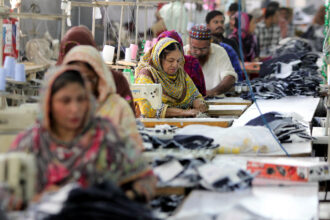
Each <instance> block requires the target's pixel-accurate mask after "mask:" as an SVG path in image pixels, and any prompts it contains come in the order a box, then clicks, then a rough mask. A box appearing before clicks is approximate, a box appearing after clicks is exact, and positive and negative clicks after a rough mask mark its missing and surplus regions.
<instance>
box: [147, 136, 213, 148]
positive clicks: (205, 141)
mask: <svg viewBox="0 0 330 220" xmlns="http://www.w3.org/2000/svg"><path fill="white" fill-rule="evenodd" d="M142 136H143V139H144V141H145V142H147V143H151V144H152V145H153V149H160V148H161V149H180V150H183V149H194V150H197V149H214V148H216V147H218V145H215V144H213V139H212V138H208V137H205V136H202V135H174V136H173V139H170V140H162V139H159V138H157V137H155V136H150V135H147V134H146V133H142Z"/></svg>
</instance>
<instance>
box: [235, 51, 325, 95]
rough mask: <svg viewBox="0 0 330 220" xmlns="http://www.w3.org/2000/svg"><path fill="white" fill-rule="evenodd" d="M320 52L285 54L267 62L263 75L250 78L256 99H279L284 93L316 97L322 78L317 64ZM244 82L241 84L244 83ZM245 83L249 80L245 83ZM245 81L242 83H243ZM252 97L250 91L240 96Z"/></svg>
mask: <svg viewBox="0 0 330 220" xmlns="http://www.w3.org/2000/svg"><path fill="white" fill-rule="evenodd" d="M317 59H318V55H316V54H313V53H307V54H304V55H299V54H292V55H290V54H286V55H283V56H280V57H278V58H274V59H272V60H269V61H266V62H265V63H263V65H262V66H261V67H260V77H262V78H256V79H253V80H251V86H252V91H253V92H254V94H255V98H256V99H279V98H282V97H285V96H317V95H318V90H319V85H320V83H321V82H322V80H323V79H322V77H321V75H320V74H319V72H318V67H317V65H316V62H317ZM241 84H242V83H241ZM243 84H244V85H245V84H246V83H245V82H243ZM243 84H242V85H243ZM241 97H242V98H244V99H249V100H252V97H251V93H250V92H244V93H242V95H241Z"/></svg>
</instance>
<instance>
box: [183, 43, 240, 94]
mask: <svg viewBox="0 0 330 220" xmlns="http://www.w3.org/2000/svg"><path fill="white" fill-rule="evenodd" d="M188 51H189V45H186V46H184V52H185V54H188ZM202 70H203V73H204V79H205V85H206V90H211V89H213V88H214V87H216V86H217V85H219V83H220V82H221V81H222V80H223V79H224V78H225V77H226V76H234V77H235V79H236V81H237V73H236V72H235V70H234V68H233V65H232V64H231V62H230V59H229V57H228V54H227V52H226V50H225V49H224V48H223V47H221V46H219V45H217V44H213V43H211V48H210V56H209V59H208V60H207V62H206V63H205V64H204V65H203V66H202Z"/></svg>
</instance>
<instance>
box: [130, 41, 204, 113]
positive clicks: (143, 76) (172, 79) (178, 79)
mask: <svg viewBox="0 0 330 220" xmlns="http://www.w3.org/2000/svg"><path fill="white" fill-rule="evenodd" d="M175 42H177V41H175V40H173V39H171V38H162V39H161V40H160V41H158V43H157V44H156V45H155V46H154V47H153V49H152V50H150V51H148V53H146V54H145V55H144V56H143V57H142V59H141V61H140V62H139V65H138V67H137V68H136V70H135V83H137V84H154V83H160V84H161V85H162V89H163V95H162V102H163V107H162V108H161V109H159V110H155V109H153V108H152V106H151V104H150V102H149V101H148V100H146V99H140V100H137V103H138V105H139V108H140V111H141V114H142V117H149V118H154V117H161V118H164V117H165V114H166V110H167V108H168V107H175V108H182V109H188V108H191V107H192V103H193V101H194V100H196V99H202V100H203V97H202V95H201V94H200V93H199V92H198V90H197V88H196V86H195V84H194V82H193V81H192V80H191V78H190V77H189V76H188V75H187V74H186V73H185V72H184V70H183V68H182V67H179V69H178V71H177V73H176V75H174V76H170V75H168V74H167V73H165V72H164V70H163V69H162V67H161V63H160V58H159V56H160V54H161V52H162V51H163V50H164V49H165V48H166V47H167V46H168V45H170V44H171V43H175Z"/></svg>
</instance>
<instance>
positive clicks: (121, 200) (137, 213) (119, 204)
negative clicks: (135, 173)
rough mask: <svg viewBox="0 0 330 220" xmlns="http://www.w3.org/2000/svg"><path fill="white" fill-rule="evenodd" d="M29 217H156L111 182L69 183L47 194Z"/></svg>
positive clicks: (52, 219) (134, 218) (132, 219)
mask: <svg viewBox="0 0 330 220" xmlns="http://www.w3.org/2000/svg"><path fill="white" fill-rule="evenodd" d="M25 219H28V220H29V219H31V220H32V219H34V220H35V219H36V220H38V219H43V220H44V219H46V220H57V219H61V220H65V219H114V220H116V219H117V220H120V219H131V220H140V219H141V220H142V219H143V220H145V219H146V220H153V219H155V218H154V217H153V215H152V212H151V211H150V210H149V209H147V208H146V207H145V206H143V205H142V204H140V203H137V202H134V201H132V200H130V199H128V198H127V197H126V195H125V194H124V193H123V192H122V191H121V190H120V189H119V188H118V187H117V186H115V185H113V184H112V183H110V182H104V183H102V184H99V185H96V186H93V187H90V188H86V189H84V188H81V187H79V186H78V185H77V184H68V185H66V186H64V187H62V188H61V189H60V190H59V191H58V192H56V193H55V194H49V195H46V196H44V197H43V199H42V201H41V202H40V203H39V204H36V205H34V206H32V207H30V209H29V216H26V218H25Z"/></svg>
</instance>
